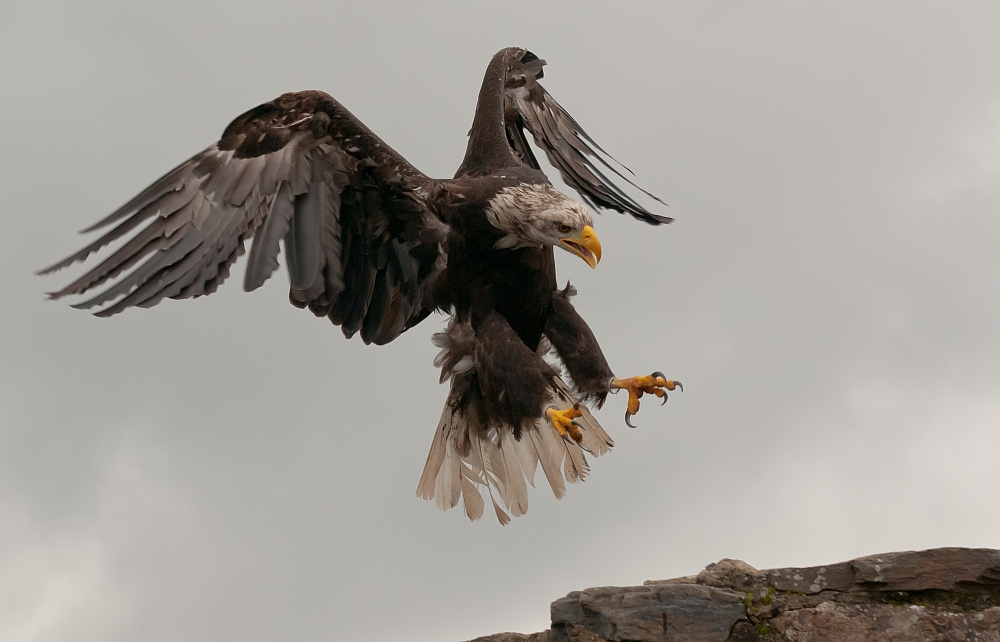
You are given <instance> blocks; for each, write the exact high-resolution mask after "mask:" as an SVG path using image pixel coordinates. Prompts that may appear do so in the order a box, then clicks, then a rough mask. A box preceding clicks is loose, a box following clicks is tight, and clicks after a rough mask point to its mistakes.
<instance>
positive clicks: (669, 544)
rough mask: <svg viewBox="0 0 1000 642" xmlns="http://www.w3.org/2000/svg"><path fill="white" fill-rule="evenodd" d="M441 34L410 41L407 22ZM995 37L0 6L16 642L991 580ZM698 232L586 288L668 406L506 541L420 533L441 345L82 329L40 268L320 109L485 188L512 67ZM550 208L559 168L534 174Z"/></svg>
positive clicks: (414, 625)
mask: <svg viewBox="0 0 1000 642" xmlns="http://www.w3.org/2000/svg"><path fill="white" fill-rule="evenodd" d="M418 6H419V7H420V8H419V9H418V8H417V7H418ZM998 25H1000V9H998V5H996V4H994V3H974V2H964V3H961V4H954V3H922V2H913V1H907V2H897V3H879V4H875V3H870V2H857V3H848V2H835V3H834V2H830V3H808V4H806V3H767V4H763V3H738V4H737V3H722V2H703V1H698V2H687V3H666V2H649V3H644V4H639V3H629V2H623V1H616V2H602V3H548V2H545V3H542V2H532V3H513V2H512V3H498V2H495V3H490V4H489V5H487V4H485V3H468V2H453V3H441V2H437V3H413V4H412V5H411V4H406V5H404V4H403V3H379V2H365V3H362V2H351V3H338V2H316V3H303V2H283V3H273V2H271V3H252V2H245V1H241V2H230V3H223V2H212V1H208V2H205V1H199V2H192V3H169V2H162V3H157V4H155V5H154V4H152V3H141V4H136V3H128V2H87V3H84V2H50V3H41V2H39V3H4V4H3V5H0V58H2V59H3V60H4V61H5V64H4V65H3V66H2V67H0V86H2V90H0V91H2V95H3V119H2V123H0V140H2V141H3V153H2V154H0V176H2V177H3V178H2V179H0V180H2V182H3V196H4V198H3V211H4V216H3V221H4V231H3V247H4V251H3V252H2V253H0V279H2V290H0V291H2V292H3V296H4V302H3V306H2V307H0V318H2V332H3V335H2V336H3V341H2V343H0V604H2V605H3V606H2V608H0V639H3V640H9V641H12V642H50V641H56V642H64V641H65V642H89V641H94V642H133V641H135V640H142V641H143V642H174V641H178V642H179V641H184V642H202V641H204V642H209V641H212V642H214V641H216V640H241V641H244V642H258V641H259V642H271V641H273V640H295V641H303V642H312V641H325V640H352V639H353V640H357V639H367V640H402V639H406V640H427V641H434V642H446V641H454V640H462V639H468V638H473V637H476V636H478V635H484V634H488V633H493V632H498V631H504V630H513V631H520V632H532V631H538V630H542V629H544V628H547V627H548V621H549V619H548V618H549V613H548V604H549V603H550V602H551V601H553V600H555V599H557V598H559V597H561V596H563V595H565V594H566V593H567V592H569V591H572V590H577V589H583V588H586V587H590V586H602V585H633V584H639V583H641V582H642V581H643V580H646V579H654V578H667V577H675V576H680V575H686V574H692V573H696V572H698V571H699V570H700V569H701V568H703V567H704V566H705V565H706V564H708V563H710V562H713V561H717V560H719V559H720V558H723V557H731V558H740V559H743V560H745V561H747V562H748V563H749V564H751V565H753V566H756V567H758V568H767V567H774V566H790V565H811V564H823V563H831V562H837V561H842V560H845V559H849V558H852V557H856V556H860V555H866V554H874V553H878V552H885V551H891V550H907V549H923V548H929V547H936V546H984V547H993V548H1000V511H998V510H997V506H998V505H1000V466H998V465H997V462H998V461H1000V253H998V244H1000V216H998V213H1000V181H998V179H1000V73H998V71H997V61H998V60H1000V38H998V37H997V26H998ZM511 45H516V46H523V47H527V48H529V49H531V50H532V51H533V52H535V53H536V54H537V55H539V56H540V57H542V58H545V59H547V60H548V62H549V66H548V67H547V68H546V75H545V80H544V81H543V83H544V84H545V86H546V88H547V89H548V90H549V91H550V92H551V93H552V94H553V95H554V96H555V97H556V99H557V100H558V101H559V102H560V103H561V104H562V105H563V106H564V107H566V108H567V109H568V110H569V111H570V112H571V113H572V114H573V115H574V116H575V117H576V118H577V119H578V120H579V121H580V122H581V123H582V124H583V125H584V126H585V127H586V128H587V129H588V131H589V133H590V134H592V135H593V136H594V137H595V138H596V139H597V140H598V141H599V142H600V143H601V144H602V145H603V146H604V147H605V148H606V149H607V150H608V151H609V152H611V153H612V154H613V155H615V156H616V157H617V158H618V159H619V160H621V161H622V162H624V163H625V164H626V165H628V166H629V167H631V168H632V169H633V170H634V171H635V172H636V174H637V176H638V181H639V182H640V183H641V184H642V185H643V186H644V187H646V188H647V189H649V190H651V191H652V192H654V193H656V194H658V195H660V196H661V197H663V199H664V200H666V201H667V202H668V203H670V207H669V208H667V209H666V210H665V213H668V214H669V215H670V216H673V217H675V218H676V219H677V221H676V223H675V224H674V225H672V226H669V227H660V228H651V227H648V226H646V225H643V224H641V223H638V222H636V221H634V220H631V219H629V218H627V217H623V216H620V215H618V214H614V213H610V214H603V215H602V216H600V217H599V218H598V220H597V223H596V229H597V231H598V233H599V234H600V235H601V239H602V242H603V246H604V259H603V261H602V263H601V265H600V267H599V268H598V269H597V270H595V271H591V270H590V269H589V268H587V266H586V265H584V264H583V262H582V261H580V260H578V259H576V258H575V257H572V256H570V255H569V254H567V253H564V252H561V253H558V257H557V261H558V265H559V269H560V275H561V278H571V279H572V280H573V282H574V283H575V284H576V285H577V286H578V288H579V290H580V292H581V294H580V296H579V297H578V298H577V299H576V300H575V301H576V304H577V307H578V309H579V310H580V311H581V312H582V313H583V315H584V316H585V318H587V319H588V321H589V322H590V324H591V326H592V327H593V329H594V331H595V333H596V334H597V336H598V338H599V339H600V341H601V344H602V346H603V348H604V352H605V353H606V355H607V356H608V358H609V360H610V362H611V364H612V367H613V368H614V369H615V371H616V373H618V374H619V375H620V376H630V375H633V374H644V373H648V372H650V371H652V370H662V371H663V372H665V373H666V374H667V375H668V376H670V377H673V378H677V379H680V380H682V381H683V382H684V384H685V392H684V393H683V394H676V395H671V397H670V402H669V403H668V404H667V405H666V406H664V407H658V406H657V405H656V404H655V403H646V404H645V405H644V406H643V408H642V411H641V412H640V413H639V415H638V416H637V417H636V419H635V421H636V423H637V424H638V426H639V428H638V429H637V430H632V429H629V428H626V427H625V425H624V423H623V421H622V415H623V412H624V398H623V397H612V398H610V400H609V403H608V404H607V406H606V407H605V409H604V410H602V411H600V412H599V413H598V417H599V419H600V420H601V421H602V423H603V424H604V426H605V428H606V429H607V430H608V432H610V433H611V434H612V436H613V437H614V439H615V440H616V447H615V449H614V450H613V451H612V452H611V453H610V454H608V455H606V456H604V457H602V458H600V459H599V460H595V461H593V462H592V464H593V465H592V468H593V471H592V475H591V477H590V478H589V479H588V480H587V481H586V483H584V484H582V485H580V486H573V487H570V488H569V492H568V494H567V496H566V498H565V499H564V500H562V501H556V500H554V499H553V498H552V496H551V493H550V492H549V490H548V489H547V488H544V487H542V488H538V489H536V490H535V491H533V492H532V494H531V497H530V502H531V508H530V510H529V512H528V514H527V515H526V516H524V517H522V518H519V519H515V520H514V521H512V522H511V524H509V525H508V526H505V527H501V526H500V525H499V524H497V523H496V522H495V521H494V520H492V519H490V518H484V519H483V520H481V521H479V522H476V523H470V522H468V521H467V520H466V519H465V517H464V515H463V513H462V512H461V511H451V512H447V513H442V512H440V511H438V510H437V509H436V508H435V507H434V505H433V504H432V503H430V502H425V501H422V500H420V499H418V498H416V497H415V495H414V490H415V487H416V483H417V479H418V478H419V475H420V471H421V469H422V467H423V464H424V459H425V457H426V454H427V449H428V447H429V445H430V441H431V437H432V435H433V432H434V428H435V425H436V421H437V419H438V416H439V414H440V410H441V406H442V404H443V402H444V398H445V395H446V389H445V388H443V387H441V386H439V385H437V377H438V372H437V371H436V370H435V369H434V368H433V366H432V363H431V362H432V359H433V356H434V354H435V352H436V350H435V348H434V347H433V346H432V345H431V343H430V340H429V338H430V335H431V334H432V333H433V332H435V331H438V330H440V328H441V327H442V324H443V319H442V318H441V317H440V316H434V317H431V318H429V319H428V320H426V321H425V322H424V323H423V324H421V325H420V326H419V327H417V328H415V329H413V330H411V331H409V332H407V333H406V334H405V335H403V336H402V337H400V338H399V339H397V340H396V341H395V342H394V343H392V344H391V345H389V346H387V347H382V348H378V347H374V346H365V345H364V344H363V343H362V342H361V341H360V340H358V339H355V340H352V341H346V340H344V339H343V337H342V335H341V334H340V331H339V329H337V328H335V327H333V326H331V325H330V324H329V323H328V322H326V321H325V320H322V319H315V318H313V317H312V316H311V315H310V314H308V313H306V312H303V311H300V310H297V309H295V308H293V307H292V306H290V305H288V303H287V278H286V277H285V275H284V273H283V272H281V273H277V274H276V276H275V277H274V278H272V280H271V281H269V282H268V283H267V285H266V286H265V287H264V288H262V289H261V290H259V291H257V292H255V293H253V294H252V295H248V294H245V293H243V292H242V291H241V288H240V282H241V281H242V264H241V265H240V268H239V269H238V270H237V271H236V275H235V276H234V277H233V278H232V280H231V281H230V282H228V283H227V284H226V286H225V287H223V289H222V290H221V291H220V292H218V293H217V294H215V295H213V296H211V297H208V298H203V299H198V300H195V301H182V302H175V301H165V302H164V303H162V304H160V305H159V306H158V307H156V308H155V309H153V310H130V311H129V312H127V313H125V314H122V315H118V316H116V317H113V318H111V319H97V318H94V317H92V316H90V315H88V314H87V313H85V312H81V311H77V310H73V309H71V308H69V307H68V306H67V305H65V304H64V303H63V302H56V303H52V302H46V301H45V300H44V297H43V295H42V292H43V291H45V290H52V289H56V288H58V287H60V286H61V285H62V284H64V283H66V282H67V280H68V279H69V278H70V277H71V276H73V275H75V274H78V273H79V270H70V271H66V272H63V273H59V274H58V275H57V276H54V277H48V278H44V279H42V278H38V277H35V276H33V275H32V272H33V271H34V270H36V269H38V268H41V267H43V266H45V265H48V264H49V263H52V262H53V261H55V260H56V259H59V258H61V257H63V256H64V255H66V254H68V253H69V252H70V251H73V250H76V249H77V248H78V247H79V246H81V245H82V244H83V243H84V239H83V238H82V237H79V236H77V235H76V234H75V231H76V230H78V229H81V228H83V227H85V226H87V225H89V224H90V223H92V222H94V221H96V220H97V219H98V218H100V217H102V216H104V215H105V214H106V213H108V212H109V211H111V210H112V209H114V208H115V207H117V206H118V205H120V204H121V203H123V202H124V201H126V200H127V199H128V198H130V197H131V196H132V195H134V194H135V193H137V192H138V191H139V190H140V189H142V188H143V187H145V186H146V185H147V184H149V183H150V182H151V181H153V180H154V179H156V178H157V177H158V176H160V175H161V174H162V173H164V172H165V171H167V170H168V169H170V168H171V167H173V166H174V165H176V164H177V163H179V162H180V161H182V160H184V159H186V158H187V157H189V156H191V155H192V154H194V153H195V152H198V151H200V150H201V149H203V148H204V147H205V146H207V145H208V144H210V143H211V142H213V141H214V140H216V139H217V138H218V136H219V134H220V133H221V131H222V129H223V128H224V127H225V125H226V124H227V123H228V122H229V121H230V120H231V119H232V118H233V117H234V116H236V115H238V114H240V113H242V112H243V111H244V110H246V109H248V108H250V107H252V106H254V105H256V104H258V103H260V102H263V101H265V100H269V99H271V98H273V97H274V96H276V95H278V94H279V93H282V92H284V91H290V90H299V89H307V88H315V89H323V90H325V91H328V92H330V93H331V94H333V95H334V96H336V97H337V98H338V99H340V100H341V101H342V102H343V103H344V104H345V105H346V106H347V107H348V108H349V109H350V110H352V111H353V112H354V113H355V114H356V115H357V116H358V117H359V118H361V119H362V120H363V121H364V122H365V123H366V124H367V125H368V126H369V127H370V128H371V129H373V130H374V131H375V132H377V133H378V134H379V135H381V136H382V137H383V138H384V139H385V140H386V141H387V142H388V143H389V144H390V145H392V146H393V147H395V149H397V150H398V151H399V152H400V153H402V154H403V155H404V156H405V157H406V158H407V159H409V160H410V161H411V162H412V163H413V164H414V165H416V166H417V167H418V168H420V169H422V170H423V171H424V172H426V173H427V174H430V175H432V176H439V177H447V176H451V175H452V174H453V173H454V170H455V168H456V167H457V166H458V164H459V162H460V161H461V159H462V156H463V152H464V148H465V133H466V132H467V130H468V127H469V124H470V123H471V119H472V115H473V109H474V105H475V99H476V95H477V92H478V90H479V84H480V82H481V80H482V74H483V71H484V69H485V66H486V64H487V62H488V61H489V59H490V57H491V56H492V55H493V53H495V52H496V51H497V50H498V49H500V48H502V47H505V46H511ZM550 173H551V172H550Z"/></svg>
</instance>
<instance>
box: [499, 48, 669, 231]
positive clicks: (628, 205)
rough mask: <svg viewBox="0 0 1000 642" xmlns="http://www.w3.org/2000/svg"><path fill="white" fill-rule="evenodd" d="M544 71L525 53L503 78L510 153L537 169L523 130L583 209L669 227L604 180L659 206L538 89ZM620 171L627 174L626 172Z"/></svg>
mask: <svg viewBox="0 0 1000 642" xmlns="http://www.w3.org/2000/svg"><path fill="white" fill-rule="evenodd" d="M544 65H545V61H544V60H541V59H540V58H538V57H537V56H535V55H534V54H533V53H531V52H530V51H525V52H524V55H523V56H522V57H521V58H520V60H519V61H517V62H515V63H514V64H513V68H512V69H509V70H508V72H507V78H506V83H505V88H504V124H505V126H506V129H507V140H508V142H509V143H510V146H511V148H512V149H513V150H514V151H515V152H516V153H517V154H518V155H519V156H520V157H521V160H522V161H523V162H524V163H525V164H527V165H530V166H531V167H534V168H535V169H540V167H539V166H538V160H537V159H536V158H535V155H534V154H533V153H532V151H531V148H530V147H529V146H528V141H527V138H526V137H525V135H524V130H525V129H527V130H528V131H529V132H531V135H532V136H533V137H534V139H535V144H537V145H538V146H539V147H540V148H542V149H543V150H545V154H546V155H547V156H548V158H549V162H551V163H552V164H553V165H554V166H555V167H556V168H557V169H558V170H559V173H560V174H562V178H563V180H564V181H566V184H568V185H569V186H570V187H572V188H573V189H575V190H576V191H577V192H579V193H580V196H582V197H583V199H584V200H585V201H586V202H587V204H589V205H591V206H592V207H602V208H606V209H612V210H617V211H619V212H621V213H623V214H631V215H632V216H634V217H636V218H637V219H640V220H642V221H645V222H647V223H650V224H652V225H659V224H660V223H670V222H671V221H673V219H672V218H670V217H669V216H660V215H658V214H653V213H652V212H650V211H649V210H647V209H646V208H645V207H643V206H642V205H640V204H639V203H638V202H636V200H635V199H634V198H632V197H631V196H629V195H628V194H627V193H626V192H625V191H624V190H622V189H621V188H620V187H618V186H617V185H616V184H615V183H614V180H613V179H612V178H610V177H609V176H608V172H610V173H611V174H613V175H614V176H617V177H618V178H619V179H621V180H624V181H625V182H627V183H628V184H629V185H631V186H633V187H634V188H636V189H637V190H639V191H641V192H642V193H643V194H645V195H647V196H649V197H650V198H653V199H655V200H656V201H659V202H660V203H663V201H661V200H660V199H659V198H657V197H656V196H654V195H653V194H650V193H649V192H647V191H646V190H644V189H642V188H641V187H639V186H638V185H636V184H635V183H633V182H632V180H631V179H629V178H628V176H626V175H625V174H623V173H622V172H621V171H620V170H619V169H618V168H617V167H615V165H612V164H611V163H609V162H608V159H610V160H611V161H613V162H614V163H616V164H617V161H615V160H614V159H613V158H612V157H611V156H610V155H609V154H608V153H607V152H605V151H604V150H603V149H602V148H601V146H600V145H598V144H597V143H596V142H595V141H594V139H593V138H591V137H590V136H589V135H588V134H587V132H585V131H584V130H583V128H582V127H580V124H579V123H577V122H576V120H575V119H574V118H573V117H572V116H570V115H569V113H568V112H567V111H566V110H565V109H563V108H562V106H561V105H560V104H559V103H557V102H556V101H555V99H554V98H552V96H551V95H549V92H547V91H545V88H544V87H542V86H541V85H540V84H538V79H540V78H541V77H542V75H543V74H542V67H543V66H544ZM619 166H620V167H622V169H624V170H625V171H626V172H629V173H631V172H630V170H629V169H628V168H627V167H624V166H623V165H620V164H619Z"/></svg>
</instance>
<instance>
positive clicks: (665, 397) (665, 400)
mask: <svg viewBox="0 0 1000 642" xmlns="http://www.w3.org/2000/svg"><path fill="white" fill-rule="evenodd" d="M665 403H667V393H665V392H664V393H663V401H661V402H660V405H661V406H662V405H663V404H665Z"/></svg>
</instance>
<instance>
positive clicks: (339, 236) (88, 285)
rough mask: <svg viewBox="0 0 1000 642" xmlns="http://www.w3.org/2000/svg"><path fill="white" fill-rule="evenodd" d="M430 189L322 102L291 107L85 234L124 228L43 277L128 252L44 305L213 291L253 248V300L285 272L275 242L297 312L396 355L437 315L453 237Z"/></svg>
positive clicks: (300, 96)
mask: <svg viewBox="0 0 1000 642" xmlns="http://www.w3.org/2000/svg"><path fill="white" fill-rule="evenodd" d="M431 183H432V181H431V180H430V179H429V178H427V177H426V176H424V175H423V174H422V173H421V172H419V171H418V170H417V169H415V168H414V167H413V166H412V165H410V164H409V163H408V162H407V161H406V160H405V159H404V158H402V157H401V156H400V155H399V154H397V153H396V152H395V151H393V150H392V149H391V148H390V147H389V146H388V145H386V144H385V143H384V142H382V140H380V139H379V138H378V137H377V136H375V134H373V133H372V132H371V131H370V130H369V129H368V128H367V127H365V126H364V125H363V124H362V123H361V122H360V121H359V120H358V119H357V118H355V117H354V116H353V115H352V114H351V113H350V112H348V111H347V110H346V109H345V108H344V107H343V106H342V105H340V103H338V102H337V101H336V100H334V99H333V98H331V97H330V96H328V95H327V94H324V93H322V92H317V91H307V92H297V93H289V94H284V95H282V96H280V97H278V98H277V99H275V100H273V101H271V102H268V103H264V104H263V105H260V106H258V107H256V108H254V109H252V110H250V111H248V112H246V113H245V114H243V115H242V116H240V117H238V118H237V119H236V120H234V121H233V122H232V123H231V124H230V125H229V126H228V127H227V128H226V130H225V132H224V133H223V135H222V138H221V139H220V140H219V142H218V143H216V144H214V145H212V146H211V147H209V148H208V149H206V150H205V151H203V152H201V153H200V154H197V155H196V156H194V157H192V158H191V159H189V160H187V161H185V162H184V163H182V164H181V165H179V166H178V167H177V168H175V169H174V170H173V171H171V172H169V173H168V174H167V175H165V176H164V177H163V178H161V179H160V180H158V181H157V182H155V183H154V184H153V185H151V186H150V187H148V188H146V189H145V190H144V191H143V192H142V193H140V194H139V195H138V196H136V197H135V198H133V199H132V200H131V201H129V202H128V203H126V204H125V205H123V206H122V207H120V208H119V209H118V210H116V211H115V212H113V213H112V214H110V215H109V216H107V217H106V218H104V219H103V220H101V221H99V222H98V223H97V224H95V225H93V226H91V227H89V228H87V229H85V230H83V231H84V232H91V231H94V230H97V229H99V228H102V227H105V226H109V225H112V224H116V223H117V225H116V226H115V227H114V228H112V229H111V230H110V231H108V232H106V233H105V234H104V235H103V236H101V237H100V238H98V239H97V240H95V241H94V242H93V243H91V244H89V245H87V246H86V247H85V248H83V249H82V250H80V251H79V252H76V253H75V254H73V255H71V256H69V257H67V258H66V259H64V260H62V261H60V262H58V263H56V264H55V265H52V266H50V267H48V268H46V269H44V270H42V271H41V272H39V274H47V273H49V272H53V271H55V270H58V269H61V268H63V267H66V266H68V265H70V264H71V263H73V262H75V261H82V260H84V259H86V258H87V257H88V256H89V255H90V254H91V253H93V252H96V251H98V250H100V249H101V248H103V247H104V246H106V245H108V244H109V243H112V242H115V241H119V240H121V241H123V243H122V244H121V246H120V247H118V248H117V249H116V250H115V251H114V252H113V253H112V254H111V255H110V256H108V257H107V258H105V259H104V260H103V261H102V262H101V263H99V264H98V265H96V266H95V267H93V268H91V269H90V270H89V271H88V272H86V273H85V274H84V275H83V276H81V277H80V278H78V279H77V280H75V281H73V282H72V283H70V284H69V285H68V286H66V287H65V288H63V289H62V290H59V291H58V292H53V293H51V294H50V296H51V298H53V299H57V298H60V297H63V296H66V295H70V294H82V293H84V292H88V291H90V290H94V289H97V288H99V287H100V286H103V285H105V284H106V283H108V282H109V281H111V282H112V283H111V285H110V286H108V287H106V288H105V289H104V290H102V291H101V292H99V293H98V294H97V295H96V296H94V297H93V298H91V299H89V300H87V301H84V302H82V303H79V304H77V305H75V306H74V307H78V308H92V307H94V306H100V305H104V304H107V303H109V302H111V304H110V305H108V306H107V307H104V308H103V309H101V310H99V311H98V312H96V313H95V314H96V315H97V316H110V315H112V314H115V313H117V312H121V311H122V310H124V309H125V308H127V307H131V306H139V307H150V306H153V305H156V304H157V303H158V302H159V301H160V300H161V299H163V298H164V297H169V298H173V299H184V298H189V297H197V296H201V295H204V294H210V293H212V292H214V291H215V290H216V288H218V286H219V284H221V283H222V281H223V280H224V279H225V278H226V277H227V276H228V275H229V269H230V266H231V265H232V263H233V262H234V261H235V260H236V258H237V257H238V256H239V255H241V254H242V253H243V251H244V242H245V241H247V240H248V239H251V238H252V239H253V246H252V248H251V250H250V257H249V264H248V266H247V271H246V279H245V282H244V289H246V290H248V291H250V290H254V289H256V288H257V287H260V285H261V284H262V283H263V282H264V281H265V280H267V278H268V277H269V276H270V275H271V274H272V273H273V272H274V270H275V268H277V266H278V262H277V255H278V251H279V241H281V242H283V243H284V246H285V252H286V255H287V264H288V271H289V277H290V281H291V290H290V295H289V297H290V299H291V302H292V303H293V304H295V305H297V306H299V307H308V308H310V309H311V310H312V311H313V312H314V313H315V314H316V315H318V316H328V317H329V318H330V320H331V321H333V322H334V323H336V324H338V325H340V326H342V329H343V332H344V334H345V335H346V336H348V337H350V336H352V335H354V334H355V333H357V332H359V331H360V332H361V337H362V339H364V341H365V342H366V343H369V342H375V343H379V344H383V343H388V342H389V341H391V340H392V339H394V338H395V337H397V336H398V335H399V334H400V333H401V332H403V331H404V330H405V329H407V328H408V327H410V326H412V325H414V324H416V323H417V322H419V321H420V320H421V319H423V318H424V317H425V316H426V315H427V314H428V313H429V312H430V311H431V310H432V309H433V301H431V300H430V299H431V292H432V291H433V287H432V281H433V279H434V278H435V277H436V275H437V274H438V273H439V272H440V271H441V269H442V268H443V265H444V258H443V248H442V244H443V243H444V239H445V237H446V233H447V227H446V226H445V224H444V223H443V222H441V221H440V220H439V219H438V218H437V216H436V215H435V214H434V213H433V212H432V211H431V209H430V208H429V207H428V205H427V202H426V200H425V197H424V195H425V194H427V193H428V188H429V186H430V185H431ZM119 277H120V278H119ZM115 279H117V281H115Z"/></svg>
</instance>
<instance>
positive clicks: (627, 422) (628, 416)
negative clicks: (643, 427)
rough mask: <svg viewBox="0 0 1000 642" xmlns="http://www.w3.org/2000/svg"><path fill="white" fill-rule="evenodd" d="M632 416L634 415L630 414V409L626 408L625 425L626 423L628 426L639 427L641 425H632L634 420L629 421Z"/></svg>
mask: <svg viewBox="0 0 1000 642" xmlns="http://www.w3.org/2000/svg"><path fill="white" fill-rule="evenodd" d="M631 416H632V415H630V414H629V412H628V410H626V411H625V425H626V426H628V427H629V428H638V427H639V426H633V425H632V422H631V421H629V418H630V417H631Z"/></svg>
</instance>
